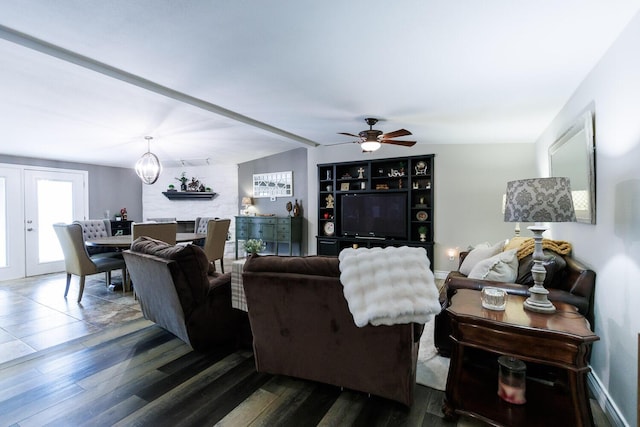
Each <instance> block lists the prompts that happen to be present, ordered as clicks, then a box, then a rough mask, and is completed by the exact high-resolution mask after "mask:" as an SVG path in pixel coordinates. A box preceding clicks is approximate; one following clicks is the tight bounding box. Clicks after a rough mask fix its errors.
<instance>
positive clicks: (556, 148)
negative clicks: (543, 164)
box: [549, 110, 596, 224]
mask: <svg viewBox="0 0 640 427" xmlns="http://www.w3.org/2000/svg"><path fill="white" fill-rule="evenodd" d="M595 148H596V143H595V137H594V126H593V112H592V111H591V110H589V111H587V112H586V113H584V114H582V115H581V116H580V117H579V118H578V120H577V121H576V122H575V123H574V124H573V125H572V126H571V127H570V128H569V129H568V130H567V131H566V132H565V133H563V134H562V135H561V136H560V138H558V140H557V141H556V142H554V143H553V144H552V145H551V146H550V147H549V172H550V173H551V176H566V177H568V178H569V180H570V182H571V193H572V195H573V206H574V209H575V211H576V220H577V221H578V222H584V223H587V224H595V223H596V203H595V202H596V170H595Z"/></svg>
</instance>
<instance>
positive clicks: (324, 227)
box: [317, 154, 434, 269]
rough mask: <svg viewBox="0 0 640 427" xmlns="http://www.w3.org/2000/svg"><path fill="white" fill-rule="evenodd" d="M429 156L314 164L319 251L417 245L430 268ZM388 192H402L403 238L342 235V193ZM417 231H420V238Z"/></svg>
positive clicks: (431, 185)
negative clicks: (403, 205)
mask: <svg viewBox="0 0 640 427" xmlns="http://www.w3.org/2000/svg"><path fill="white" fill-rule="evenodd" d="M433 160H434V155H433V154H426V155H422V156H413V157H395V158H388V159H375V160H362V161H356V162H343V163H327V164H320V165H318V185H319V188H318V235H317V243H318V255H329V256H337V255H338V253H339V252H340V250H341V249H343V248H346V247H352V246H354V245H357V246H359V247H369V248H370V247H384V246H414V247H415V246H419V247H423V248H425V249H426V250H427V254H428V256H429V260H430V261H431V268H432V269H433V212H434V210H433V188H434V179H433V178H434V174H433V166H434V165H433V163H434V162H433ZM388 193H396V194H404V195H406V218H401V219H399V221H403V222H405V223H406V230H405V232H404V233H403V234H404V237H402V238H399V237H396V238H386V237H381V236H379V235H374V236H370V235H354V234H353V233H352V234H349V235H345V233H344V230H343V224H342V213H343V212H342V209H343V206H342V200H343V197H344V196H357V195H372V194H388ZM421 229H422V230H421ZM420 231H425V233H424V234H425V235H426V236H425V237H423V238H422V239H421V236H420V234H421V233H420ZM382 234H384V233H382Z"/></svg>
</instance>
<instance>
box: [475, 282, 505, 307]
mask: <svg viewBox="0 0 640 427" xmlns="http://www.w3.org/2000/svg"><path fill="white" fill-rule="evenodd" d="M480 298H481V299H482V306H483V307H484V308H486V309H488V310H496V311H502V310H504V309H505V307H506V306H507V293H506V292H505V291H504V290H502V289H500V288H494V287H491V286H485V287H484V288H482V291H481V292H480Z"/></svg>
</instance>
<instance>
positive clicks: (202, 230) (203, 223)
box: [193, 216, 220, 234]
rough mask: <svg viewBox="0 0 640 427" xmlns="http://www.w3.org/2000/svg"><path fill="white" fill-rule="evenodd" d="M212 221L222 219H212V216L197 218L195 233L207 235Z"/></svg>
mask: <svg viewBox="0 0 640 427" xmlns="http://www.w3.org/2000/svg"><path fill="white" fill-rule="evenodd" d="M212 219H220V218H218V217H212V216H199V217H197V218H196V220H195V224H194V229H193V232H194V233H199V234H207V226H208V225H209V221H211V220H212Z"/></svg>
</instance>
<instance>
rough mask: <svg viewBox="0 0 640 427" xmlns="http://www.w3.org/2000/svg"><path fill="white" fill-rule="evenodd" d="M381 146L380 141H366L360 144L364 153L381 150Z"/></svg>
mask: <svg viewBox="0 0 640 427" xmlns="http://www.w3.org/2000/svg"><path fill="white" fill-rule="evenodd" d="M381 145H382V144H380V143H379V142H378V141H364V142H361V143H360V148H362V151H367V152H372V151H376V150H377V149H378V148H380V146H381Z"/></svg>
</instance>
